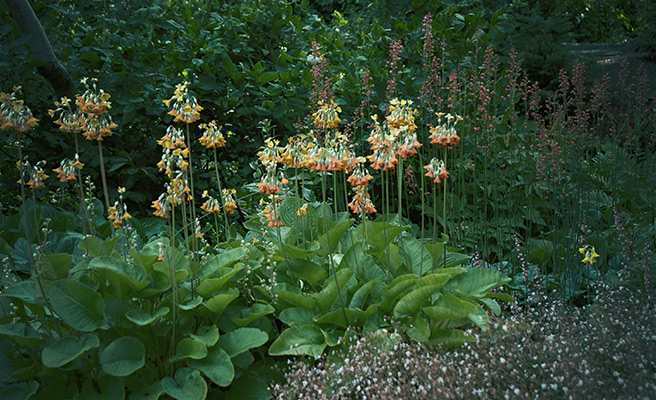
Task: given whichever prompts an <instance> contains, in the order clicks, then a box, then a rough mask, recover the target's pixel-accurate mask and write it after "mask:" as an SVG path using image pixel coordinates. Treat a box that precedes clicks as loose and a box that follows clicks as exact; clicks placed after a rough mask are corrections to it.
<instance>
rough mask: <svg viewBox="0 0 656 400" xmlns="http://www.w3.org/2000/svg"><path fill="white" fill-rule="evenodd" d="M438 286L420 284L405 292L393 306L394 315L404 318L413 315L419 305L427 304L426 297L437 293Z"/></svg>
mask: <svg viewBox="0 0 656 400" xmlns="http://www.w3.org/2000/svg"><path fill="white" fill-rule="evenodd" d="M447 279H448V278H447ZM445 282H446V281H445ZM440 287H441V286H440V285H430V286H422V287H420V288H418V289H414V290H412V291H410V292H408V293H406V294H405V295H403V297H401V299H400V300H399V301H398V302H397V303H396V306H394V316H395V317H396V318H405V317H409V316H413V315H415V314H416V313H417V312H418V311H419V309H420V308H421V307H423V306H428V305H429V304H428V299H429V298H430V297H431V296H432V295H434V294H435V293H437V292H438V291H439V290H440ZM424 303H426V304H424Z"/></svg>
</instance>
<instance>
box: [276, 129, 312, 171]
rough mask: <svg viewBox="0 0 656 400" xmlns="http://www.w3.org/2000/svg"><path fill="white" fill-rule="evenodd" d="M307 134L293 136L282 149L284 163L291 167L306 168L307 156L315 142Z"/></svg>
mask: <svg viewBox="0 0 656 400" xmlns="http://www.w3.org/2000/svg"><path fill="white" fill-rule="evenodd" d="M307 138H308V137H307V136H306V135H297V136H291V137H290V138H289V141H288V143H287V146H285V147H284V148H282V149H280V157H281V159H282V163H283V164H285V165H287V166H288V167H291V168H304V167H305V166H306V156H307V154H308V152H309V151H310V149H312V148H313V147H314V143H313V142H311V141H309V140H307Z"/></svg>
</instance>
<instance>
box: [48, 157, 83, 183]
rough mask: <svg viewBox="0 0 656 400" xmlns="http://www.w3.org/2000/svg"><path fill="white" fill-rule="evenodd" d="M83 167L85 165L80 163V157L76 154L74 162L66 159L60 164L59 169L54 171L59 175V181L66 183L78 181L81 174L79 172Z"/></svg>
mask: <svg viewBox="0 0 656 400" xmlns="http://www.w3.org/2000/svg"><path fill="white" fill-rule="evenodd" d="M83 167H84V164H82V163H81V162H80V156H79V155H77V154H75V159H74V160H71V159H69V158H64V159H63V160H62V161H61V163H60V164H59V167H58V168H55V169H53V171H55V172H56V173H57V179H59V180H60V181H61V182H66V181H70V180H75V179H77V176H78V174H79V172H78V171H79V170H81V169H82V168H83Z"/></svg>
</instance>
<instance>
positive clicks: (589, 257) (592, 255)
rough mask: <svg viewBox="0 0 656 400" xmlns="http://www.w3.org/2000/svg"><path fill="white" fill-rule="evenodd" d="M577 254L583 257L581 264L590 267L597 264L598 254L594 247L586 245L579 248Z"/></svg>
mask: <svg viewBox="0 0 656 400" xmlns="http://www.w3.org/2000/svg"><path fill="white" fill-rule="evenodd" d="M579 253H581V254H583V255H585V257H584V258H583V260H581V262H582V263H583V264H587V265H592V264H594V263H596V262H597V258H599V254H597V252H596V251H595V248H594V246H590V245H589V244H586V245H585V246H583V247H581V248H580V249H579Z"/></svg>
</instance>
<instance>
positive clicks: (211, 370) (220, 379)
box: [189, 346, 235, 387]
mask: <svg viewBox="0 0 656 400" xmlns="http://www.w3.org/2000/svg"><path fill="white" fill-rule="evenodd" d="M189 366H190V367H192V368H195V369H197V370H199V371H200V372H202V373H203V375H205V376H206V377H208V378H209V379H210V380H211V381H212V382H214V383H215V384H217V385H219V386H223V387H226V386H230V383H232V380H233V379H234V377H235V367H234V366H233V365H232V361H230V356H229V355H228V353H226V352H225V351H223V349H222V348H221V347H219V346H214V347H211V348H210V349H209V352H208V354H207V357H205V358H203V359H201V360H190V361H189Z"/></svg>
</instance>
